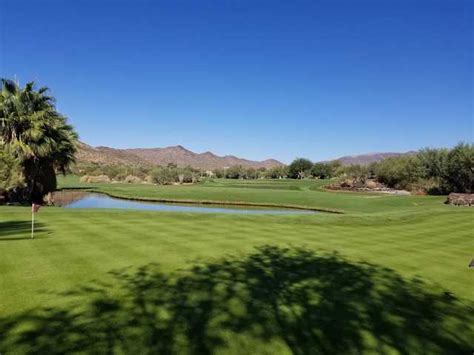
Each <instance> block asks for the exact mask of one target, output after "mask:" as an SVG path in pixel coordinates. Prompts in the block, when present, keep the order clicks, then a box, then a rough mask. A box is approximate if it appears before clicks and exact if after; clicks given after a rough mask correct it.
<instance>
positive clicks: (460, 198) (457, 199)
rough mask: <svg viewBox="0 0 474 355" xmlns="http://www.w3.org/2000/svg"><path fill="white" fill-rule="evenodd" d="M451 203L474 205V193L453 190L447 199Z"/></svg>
mask: <svg viewBox="0 0 474 355" xmlns="http://www.w3.org/2000/svg"><path fill="white" fill-rule="evenodd" d="M446 203H447V204H449V205H455V206H474V194H461V193H455V192H451V193H450V194H449V196H448V199H447V200H446Z"/></svg>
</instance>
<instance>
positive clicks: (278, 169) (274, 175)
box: [265, 165, 288, 179]
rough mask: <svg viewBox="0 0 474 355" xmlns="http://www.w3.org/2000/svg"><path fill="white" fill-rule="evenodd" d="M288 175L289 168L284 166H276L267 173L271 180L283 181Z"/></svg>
mask: <svg viewBox="0 0 474 355" xmlns="http://www.w3.org/2000/svg"><path fill="white" fill-rule="evenodd" d="M287 175H288V167H286V166H284V165H278V166H274V167H272V168H270V169H268V170H267V171H266V174H265V176H266V177H268V178H270V179H283V178H284V177H286V176H287Z"/></svg>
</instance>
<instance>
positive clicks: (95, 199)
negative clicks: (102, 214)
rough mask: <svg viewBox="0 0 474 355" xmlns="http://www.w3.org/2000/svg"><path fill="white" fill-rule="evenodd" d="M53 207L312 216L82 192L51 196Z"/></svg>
mask: <svg viewBox="0 0 474 355" xmlns="http://www.w3.org/2000/svg"><path fill="white" fill-rule="evenodd" d="M53 203H54V205H55V206H61V207H65V208H119V209H137V210H153V211H169V212H205V213H228V214H314V213H316V212H314V211H307V210H294V209H282V208H279V209H275V208H266V207H249V206H245V207H239V206H231V207H227V206H215V205H189V204H188V205H185V204H175V203H158V202H146V201H133V200H125V199H118V198H113V197H110V196H107V195H103V194H99V193H91V192H84V191H68V190H64V191H59V192H55V193H54V195H53Z"/></svg>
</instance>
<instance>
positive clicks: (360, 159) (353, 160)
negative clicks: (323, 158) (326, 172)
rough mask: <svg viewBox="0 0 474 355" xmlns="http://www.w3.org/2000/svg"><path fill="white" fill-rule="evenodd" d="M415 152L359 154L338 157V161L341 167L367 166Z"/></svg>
mask: <svg viewBox="0 0 474 355" xmlns="http://www.w3.org/2000/svg"><path fill="white" fill-rule="evenodd" d="M412 154H415V152H406V153H394V152H389V153H369V154H360V155H346V156H343V157H340V158H338V159H334V160H338V161H340V162H341V164H342V165H369V164H371V163H376V162H379V161H382V160H384V159H387V158H391V157H399V156H402V155H412Z"/></svg>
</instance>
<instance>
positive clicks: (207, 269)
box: [0, 178, 474, 353]
mask: <svg viewBox="0 0 474 355" xmlns="http://www.w3.org/2000/svg"><path fill="white" fill-rule="evenodd" d="M61 184H62V185H63V186H67V187H72V186H78V185H79V184H78V182H77V179H74V178H70V179H67V180H63V181H61ZM321 184H322V183H321V182H307V181H303V182H297V181H258V182H233V181H217V182H214V183H208V184H202V185H196V186H168V187H156V186H148V185H126V184H108V185H107V184H104V185H97V186H95V188H96V189H97V190H99V191H103V192H107V193H110V194H115V195H119V196H125V197H126V196H129V197H146V198H169V199H192V200H221V201H247V202H254V203H259V202H263V203H273V204H296V205H300V206H310V207H320V208H329V209H338V210H343V211H344V212H345V214H342V215H335V214H324V213H321V214H318V215H314V216H313V215H310V216H306V215H305V216H246V215H218V214H198V213H157V212H147V211H124V210H88V209H84V210H82V209H81V210H68V209H61V208H56V207H43V208H42V209H41V210H40V212H39V213H38V214H37V216H36V217H37V232H36V238H35V239H34V240H30V239H29V228H30V209H29V208H25V207H7V206H3V207H0V249H1V255H2V257H1V258H0V270H2V277H1V278H0V290H1V297H0V318H1V321H0V334H3V335H4V336H3V338H0V352H2V353H9V352H20V353H21V352H35V353H38V352H45V353H46V352H47V353H55V352H73V351H79V352H81V351H83V352H94V351H96V352H99V353H102V352H107V351H109V350H111V351H115V352H117V353H137V352H139V353H142V352H144V351H145V349H147V350H149V351H152V352H162V353H173V352H177V353H181V352H194V353H206V352H213V353H219V352H223V353H241V352H242V351H249V352H250V351H253V352H259V353H311V352H313V351H312V350H314V349H316V350H317V352H322V353H338V352H349V353H350V352H357V351H359V350H360V351H361V352H375V353H380V352H383V351H386V352H397V351H398V352H402V351H406V352H412V353H413V352H420V351H426V352H432V353H446V352H449V351H452V352H457V351H472V348H473V346H472V345H473V344H472V337H471V336H472V334H473V333H472V332H473V329H472V324H473V320H474V318H473V310H472V307H473V306H474V286H473V285H474V283H473V281H474V270H473V269H469V268H468V264H469V262H470V260H471V259H472V258H473V252H474V239H473V235H472V231H473V227H474V225H473V217H474V214H473V210H472V209H469V208H456V207H451V206H446V205H443V203H442V202H443V200H444V198H443V197H431V196H374V195H366V194H347V193H334V192H325V191H322V190H321ZM87 186H88V187H90V185H87ZM256 248H260V249H256ZM334 253H337V254H334ZM196 265H199V266H196ZM193 267H194V269H193Z"/></svg>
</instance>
